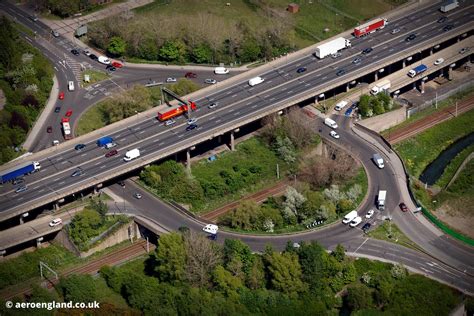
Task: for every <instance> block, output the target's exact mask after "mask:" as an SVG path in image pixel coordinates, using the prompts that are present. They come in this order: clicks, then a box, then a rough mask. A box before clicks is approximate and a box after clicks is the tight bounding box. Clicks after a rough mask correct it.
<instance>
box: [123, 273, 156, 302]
mask: <svg viewBox="0 0 474 316" xmlns="http://www.w3.org/2000/svg"><path fill="white" fill-rule="evenodd" d="M159 292H160V286H159V283H158V280H157V279H156V278H152V277H146V276H144V275H142V274H138V273H137V274H136V275H135V277H134V278H131V279H129V280H128V282H127V283H125V284H124V289H123V296H124V297H125V299H126V300H127V302H128V304H129V305H130V306H131V307H133V308H137V309H139V310H142V311H151V310H154V309H155V306H156V296H157V293H159Z"/></svg>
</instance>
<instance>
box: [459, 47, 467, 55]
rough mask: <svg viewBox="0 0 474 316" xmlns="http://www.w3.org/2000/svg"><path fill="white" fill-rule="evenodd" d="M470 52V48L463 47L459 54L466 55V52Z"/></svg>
mask: <svg viewBox="0 0 474 316" xmlns="http://www.w3.org/2000/svg"><path fill="white" fill-rule="evenodd" d="M468 50H469V48H468V47H463V48H461V49H460V50H459V54H464V53H465V52H467V51H468Z"/></svg>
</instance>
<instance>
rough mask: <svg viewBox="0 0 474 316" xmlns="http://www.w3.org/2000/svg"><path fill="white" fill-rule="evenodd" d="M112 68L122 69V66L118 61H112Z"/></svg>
mask: <svg viewBox="0 0 474 316" xmlns="http://www.w3.org/2000/svg"><path fill="white" fill-rule="evenodd" d="M112 66H114V67H115V68H122V67H123V65H122V64H121V63H119V62H118V61H113V62H112Z"/></svg>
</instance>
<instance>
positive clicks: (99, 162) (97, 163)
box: [94, 161, 102, 166]
mask: <svg viewBox="0 0 474 316" xmlns="http://www.w3.org/2000/svg"><path fill="white" fill-rule="evenodd" d="M101 163H102V161H98V162H96V163H95V164H94V166H98V165H100V164H101Z"/></svg>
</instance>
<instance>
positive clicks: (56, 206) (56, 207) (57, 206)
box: [53, 202, 59, 211]
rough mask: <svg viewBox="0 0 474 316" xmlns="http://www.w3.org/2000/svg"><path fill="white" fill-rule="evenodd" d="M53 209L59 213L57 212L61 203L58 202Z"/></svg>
mask: <svg viewBox="0 0 474 316" xmlns="http://www.w3.org/2000/svg"><path fill="white" fill-rule="evenodd" d="M53 209H54V210H55V211H57V210H58V209H59V203H58V202H56V203H54V204H53Z"/></svg>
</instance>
